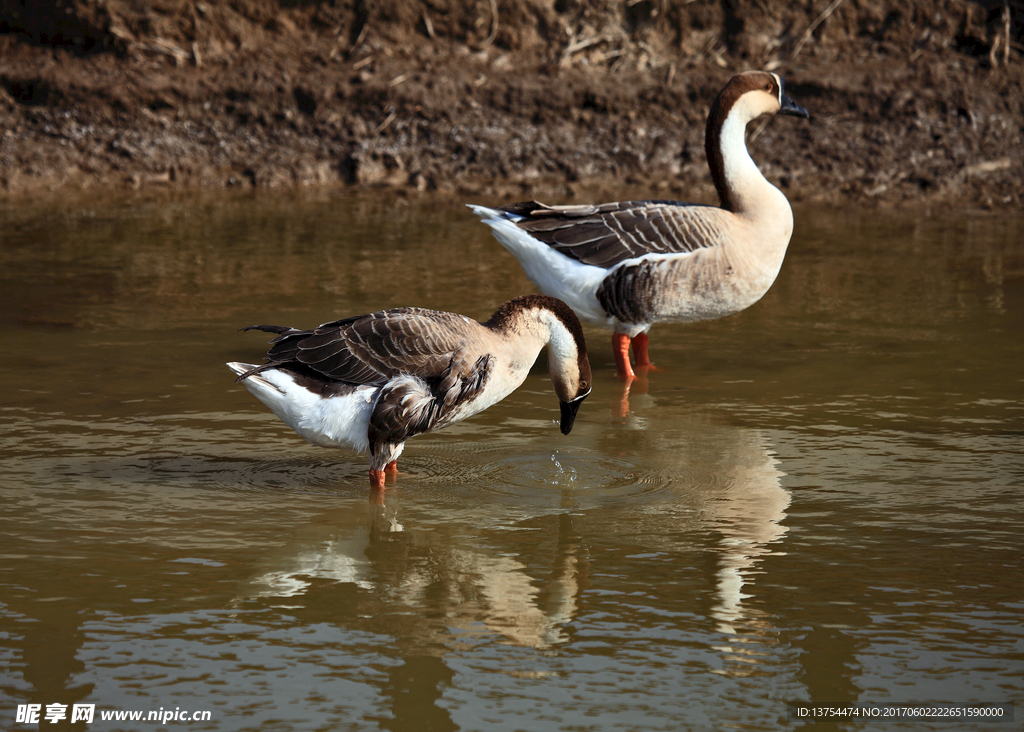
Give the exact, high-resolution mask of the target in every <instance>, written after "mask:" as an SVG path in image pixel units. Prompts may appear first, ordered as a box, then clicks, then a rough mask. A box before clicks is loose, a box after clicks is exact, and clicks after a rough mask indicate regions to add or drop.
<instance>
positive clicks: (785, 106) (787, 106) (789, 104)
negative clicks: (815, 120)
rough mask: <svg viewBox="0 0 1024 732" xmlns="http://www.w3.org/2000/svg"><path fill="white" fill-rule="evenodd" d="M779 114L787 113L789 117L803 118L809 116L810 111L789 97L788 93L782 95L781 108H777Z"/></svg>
mask: <svg viewBox="0 0 1024 732" xmlns="http://www.w3.org/2000/svg"><path fill="white" fill-rule="evenodd" d="M779 114H785V115H789V116H790V117H803V118H805V119H810V118H811V114H810V112H808V111H807V110H806V109H804V108H803V107H801V106H800V105H799V104H797V103H796V102H794V101H793V100H792V99H790V98H789V95H788V94H783V95H782V109H780V110H779Z"/></svg>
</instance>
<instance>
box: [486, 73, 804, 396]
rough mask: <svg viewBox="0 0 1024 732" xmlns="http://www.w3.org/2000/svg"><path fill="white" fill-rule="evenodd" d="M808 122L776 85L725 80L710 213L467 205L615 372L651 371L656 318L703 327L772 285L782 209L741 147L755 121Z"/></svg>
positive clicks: (716, 123) (691, 208)
mask: <svg viewBox="0 0 1024 732" xmlns="http://www.w3.org/2000/svg"><path fill="white" fill-rule="evenodd" d="M766 114H767V115H770V114H784V115H795V116H802V117H807V116H809V115H808V114H807V111H806V110H804V109H803V108H801V107H799V106H797V105H796V104H794V103H793V101H792V100H791V99H790V98H789V97H788V96H787V95H786V94H785V92H784V90H783V84H782V79H781V78H780V77H778V76H777V75H776V74H771V73H767V72H761V71H752V72H746V73H743V74H737V75H736V76H734V77H733V78H732V79H731V80H730V81H729V83H728V84H726V86H725V88H723V89H722V91H721V93H720V94H719V95H718V97H717V98H716V99H715V101H714V103H713V105H712V107H711V112H710V114H709V116H708V122H707V128H706V132H705V150H706V153H707V158H708V167H709V168H710V171H711V178H712V180H713V181H714V184H715V189H716V191H717V192H718V196H719V199H720V204H721V205H720V206H717V207H716V206H702V205H696V204H689V203H681V202H678V201H625V202H619V203H605V204H600V205H570V206H549V205H546V204H543V203H538V202H535V201H534V202H529V203H514V204H510V205H506V206H500V207H498V208H494V209H491V208H485V207H483V206H471V207H470V208H472V209H473V210H474V211H476V212H477V214H479V215H480V216H481V217H482V218H483V220H484V223H486V224H488V225H489V226H490V227H491V228H492V230H493V232H494V235H495V237H496V238H497V239H498V241H499V242H501V244H502V245H503V246H504V247H505V248H506V249H508V250H509V251H510V252H511V253H512V254H513V255H515V256H516V258H517V259H518V260H519V262H520V264H521V265H522V266H523V269H524V270H525V271H526V274H527V276H529V277H530V279H531V280H533V282H534V284H536V285H537V287H538V288H539V289H540V290H541V291H542V292H544V293H546V294H548V295H551V296H554V297H558V298H561V299H562V300H564V301H565V302H566V303H567V304H568V305H569V306H570V307H572V309H573V310H574V311H576V314H577V315H579V316H580V318H582V319H583V320H585V321H588V322H591V323H594V324H596V325H601V326H606V327H610V328H612V329H613V331H614V336H613V343H614V347H615V357H616V364H617V368H618V372H619V375H620V376H623V377H625V378H632V376H633V370H632V367H631V366H630V363H629V354H628V350H629V347H630V344H631V343H632V346H633V350H634V355H635V356H636V361H637V365H639V366H647V365H650V360H649V358H648V354H647V331H648V330H649V329H650V327H651V325H652V324H653V323H655V322H660V321H677V322H690V321H695V320H710V319H714V318H720V317H723V316H726V315H730V314H732V313H736V312H739V311H740V310H743V309H744V308H746V307H749V306H750V305H752V304H753V303H755V302H756V301H757V300H759V299H760V298H761V297H762V296H763V295H764V293H765V292H767V290H768V288H769V287H770V286H771V284H772V282H774V280H775V277H776V275H777V274H778V271H779V268H780V267H781V265H782V260H783V258H784V256H785V252H786V248H787V246H788V244H789V239H790V236H791V235H792V232H793V212H792V209H791V208H790V206H789V202H788V201H787V200H786V197H785V196H784V195H783V194H782V192H781V191H779V190H778V189H777V188H776V187H775V186H773V185H772V184H771V183H769V182H768V181H767V180H765V178H764V176H763V175H761V172H760V171H759V170H758V169H757V166H756V165H755V164H754V162H753V161H752V160H751V159H750V155H749V153H748V152H747V148H746V144H745V142H744V132H745V130H746V126H747V124H748V123H749V122H750V121H751V120H753V119H756V118H757V117H759V116H761V115H766Z"/></svg>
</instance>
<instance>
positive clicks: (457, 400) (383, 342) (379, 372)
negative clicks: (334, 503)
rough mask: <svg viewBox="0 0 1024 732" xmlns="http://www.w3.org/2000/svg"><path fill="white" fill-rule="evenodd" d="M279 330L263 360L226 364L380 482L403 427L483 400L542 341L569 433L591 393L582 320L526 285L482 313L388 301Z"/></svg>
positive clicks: (442, 422) (317, 439) (414, 428)
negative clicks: (364, 457)
mask: <svg viewBox="0 0 1024 732" xmlns="http://www.w3.org/2000/svg"><path fill="white" fill-rule="evenodd" d="M242 330H243V331H247V330H260V331H264V332H267V333H274V334H277V337H276V338H274V339H273V340H271V341H270V343H271V344H272V345H271V348H270V350H269V352H268V353H267V358H266V363H264V364H262V365H259V366H257V365H254V364H249V363H240V362H237V361H233V362H230V363H228V364H227V366H228V368H230V369H231V370H232V371H234V372H235V373H236V374H237V375H238V378H237V379H236V381H241V382H242V383H243V384H244V385H245V386H246V388H248V390H249V391H250V392H252V394H253V395H254V396H255V397H256V398H257V399H259V400H260V401H261V402H263V403H264V404H265V405H267V406H268V407H270V410H271V411H272V412H273V413H274V414H276V415H277V417H278V418H279V419H280V420H281V421H282V422H284V423H285V424H287V425H288V426H289V427H291V428H292V429H293V430H295V431H296V432H297V433H298V434H299V435H300V436H302V437H303V438H305V439H306V440H307V441H309V442H311V443H313V444H314V445H321V446H324V447H347V448H351V449H353V450H356V451H358V452H363V451H365V450H368V451H369V453H370V485H371V488H373V489H377V490H380V489H383V487H384V477H385V471H395V470H397V461H398V457H399V455H401V454H402V450H403V448H404V447H405V441H406V440H408V439H409V438H410V437H412V436H414V435H418V434H423V433H425V432H433V431H434V430H439V429H441V428H442V427H447V426H448V425H450V424H454V423H455V422H459V421H461V420H463V419H466V418H467V417H471V416H473V415H474V414H476V413H478V412H480V411H483V410H484V409H487V408H488V407H490V406H491V405H492V404H495V403H497V402H499V401H501V400H502V399H504V398H505V397H506V396H508V395H509V394H511V393H512V392H513V391H514V390H515V389H516V388H517V387H518V386H519V385H520V384H522V383H523V381H525V380H526V377H527V374H528V373H529V371H530V367H531V366H532V365H533V363H534V361H536V360H537V356H538V355H539V354H540V351H541V349H543V348H544V347H545V346H547V347H548V353H549V355H548V372H549V374H550V376H551V382H552V384H553V385H554V389H555V395H556V396H557V397H558V399H559V401H560V402H561V423H560V427H561V431H562V434H564V435H567V434H569V432H570V430H572V427H573V422H574V421H575V419H576V413H577V411H578V410H579V408H580V404H581V403H582V402H583V400H584V399H585V398H586V397H587V395H588V394H589V393H590V388H591V371H590V362H589V361H588V360H587V346H586V342H585V341H584V339H583V328H582V326H581V325H580V321H579V320H578V319H577V317H576V315H575V314H574V313H573V311H572V310H571V309H570V308H569V307H568V306H567V305H566V304H565V303H564V302H562V301H561V300H557V299H555V298H553V297H547V296H545V295H526V296H524V297H518V298H515V299H513V300H510V301H508V302H506V303H505V304H504V305H502V306H501V307H500V308H498V310H497V311H496V312H495V313H494V315H492V316H491V318H490V319H489V320H488V321H487V322H485V323H479V322H477V321H475V320H471V319H470V318H467V317H466V316H464V315H459V314H457V313H446V312H439V311H436V310H426V309H423V308H408V307H403V308H394V309H391V310H381V311H379V312H375V313H370V314H368V315H358V316H355V317H350V318H345V319H344V320H335V321H333V322H330V323H324V324H323V325H321V326H320V327H318V328H316V329H314V330H298V329H296V328H289V327H287V326H279V325H252V326H248V327H246V328H242Z"/></svg>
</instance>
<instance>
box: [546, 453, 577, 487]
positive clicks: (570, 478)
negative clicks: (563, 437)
mask: <svg viewBox="0 0 1024 732" xmlns="http://www.w3.org/2000/svg"><path fill="white" fill-rule="evenodd" d="M551 462H552V463H554V465H555V478H554V480H550V481H545V482H546V483H549V484H551V485H564V486H567V487H569V488H575V487H576V468H574V467H572V466H571V465H570V466H568V467H567V468H563V467H562V463H561V462H560V461H559V460H558V450H555V454H554V455H552V456H551Z"/></svg>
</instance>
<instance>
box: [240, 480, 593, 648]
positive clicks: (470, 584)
mask: <svg viewBox="0 0 1024 732" xmlns="http://www.w3.org/2000/svg"><path fill="white" fill-rule="evenodd" d="M357 507H359V508H361V509H362V510H356V508H357ZM399 510H400V501H399V500H398V499H397V498H395V497H394V496H389V497H388V500H387V502H386V504H380V503H369V504H367V503H365V502H361V501H360V502H358V503H356V504H355V505H353V506H351V507H349V508H347V509H345V510H344V511H341V510H339V511H334V512H331V513H330V514H329V515H327V516H324V517H322V520H321V521H319V522H317V524H315V525H314V526H311V527H309V528H308V532H311V533H312V534H314V535H315V536H318V537H319V538H318V539H314V540H313V541H312V542H310V541H309V540H310V539H311V538H313V537H310V536H306V537H304V541H303V542H302V543H303V544H305V546H304V547H303V548H299V549H296V548H295V547H294V546H291V547H289V548H287V549H286V550H285V553H284V554H283V555H279V556H271V557H267V558H265V560H264V561H263V564H264V568H263V569H262V570H261V571H260V572H259V573H258V574H257V575H255V576H254V577H253V578H252V579H251V580H250V583H249V586H248V588H247V589H246V591H245V593H244V596H243V597H240V598H238V601H237V602H236V604H238V603H240V602H243V601H245V600H247V599H250V600H251V599H258V600H260V601H263V602H266V603H268V604H270V605H271V606H274V607H283V608H294V607H306V608H309V607H311V606H313V605H316V604H318V603H319V602H320V600H321V599H322V598H319V597H317V595H318V594H319V595H322V594H324V590H323V589H322V587H323V585H324V583H325V582H326V583H328V584H330V585H334V586H344V587H347V588H348V590H347V592H348V594H349V597H348V600H349V601H350V602H353V601H354V603H355V605H356V607H355V608H353V609H354V610H355V613H354V614H348V613H346V614H348V618H347V620H348V621H349V623H350V624H355V625H363V624H366V623H364V621H366V620H368V619H370V618H377V619H379V618H385V617H387V618H390V619H391V621H392V622H389V623H388V624H389V626H390V627H389V632H390V633H392V634H394V635H395V636H398V637H400V638H402V639H403V641H411V643H412V645H413V646H415V647H417V648H419V649H421V650H422V649H426V648H433V649H435V650H436V649H437V648H439V647H444V646H447V647H453V646H455V645H462V644H465V643H468V642H476V641H479V640H480V639H483V638H488V637H490V638H492V639H494V638H496V639H497V640H498V641H499V642H504V643H510V644H514V645H519V646H527V647H533V648H541V649H543V648H548V647H550V646H552V645H555V644H558V643H562V642H564V641H565V640H566V639H567V636H566V632H565V629H564V627H565V625H566V624H567V623H568V622H570V621H571V620H572V619H573V618H574V617H575V616H576V612H577V606H578V598H579V594H580V593H581V592H582V590H583V589H585V587H586V576H587V554H586V551H585V549H584V548H583V547H582V545H581V541H580V536H579V534H578V533H577V532H576V531H575V529H574V527H573V523H572V520H571V517H570V516H568V515H565V514H563V515H560V516H559V515H553V516H545V517H541V518H538V519H529V520H526V521H525V522H519V523H517V524H515V525H513V526H511V527H506V528H505V529H503V530H500V531H498V532H497V533H498V534H501V533H508V531H509V529H511V530H512V533H520V532H527V533H528V535H529V537H530V539H531V542H530V543H531V545H533V546H537V545H547V546H546V547H545V555H546V556H550V557H552V559H551V563H550V571H549V572H548V573H547V576H546V578H544V579H542V580H540V581H538V580H537V579H535V577H534V576H533V574H531V573H530V572H529V571H528V568H527V565H526V564H524V562H523V561H521V559H520V557H518V556H517V554H518V553H517V552H511V551H507V550H503V549H502V548H500V547H498V546H495V545H494V542H493V541H492V540H489V539H487V538H486V537H484V538H483V540H481V539H482V537H481V535H480V534H481V533H483V534H485V535H487V534H491V533H492V532H488V531H483V532H480V531H479V530H474V529H471V528H470V526H471V525H472V521H473V520H474V519H476V518H477V516H475V515H474V514H475V512H474V511H473V510H472V509H471V510H469V511H468V512H467V515H466V516H465V517H462V518H464V519H465V520H464V521H459V520H458V519H455V520H449V521H448V522H446V524H445V525H436V524H432V521H431V524H432V525H426V526H423V527H421V528H407V527H406V525H405V524H408V523H409V522H408V521H404V520H403V522H399V520H398V513H399ZM449 519H451V517H449ZM433 520H435V521H436V519H433ZM325 533H326V534H327V535H326V536H324V534H325ZM492 536H493V534H492ZM552 545H553V546H552ZM551 549H553V552H552V551H551ZM335 619H336V620H342V618H341V617H338V618H335ZM395 619H398V620H397V627H396V625H395V622H394V621H395ZM367 629H371V630H372V629H375V628H374V627H373V623H372V622H371V623H369V624H368V625H367Z"/></svg>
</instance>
